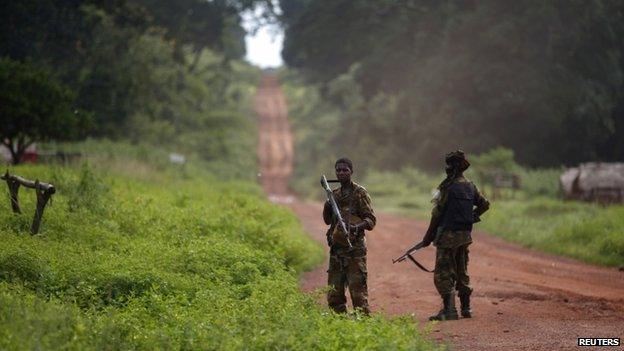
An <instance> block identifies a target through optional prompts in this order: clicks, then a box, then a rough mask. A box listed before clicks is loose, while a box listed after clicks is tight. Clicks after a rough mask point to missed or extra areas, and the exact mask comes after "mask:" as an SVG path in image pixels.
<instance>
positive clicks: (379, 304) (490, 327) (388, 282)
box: [254, 77, 624, 350]
mask: <svg viewBox="0 0 624 351" xmlns="http://www.w3.org/2000/svg"><path fill="white" fill-rule="evenodd" d="M254 106H255V110H256V112H257V115H258V117H259V119H260V141H259V145H258V157H259V159H260V163H261V172H262V174H263V178H261V182H262V185H263V187H264V189H265V190H266V192H267V194H268V195H269V197H270V198H271V199H273V201H276V202H282V203H288V206H290V208H292V210H293V211H294V212H295V213H296V214H297V215H298V216H299V218H300V219H301V221H302V223H303V226H304V227H305V229H306V231H307V232H308V233H310V234H311V235H312V236H313V237H314V239H316V240H317V241H319V242H321V243H324V240H325V238H324V232H325V229H326V227H325V226H324V224H323V223H322V220H321V217H320V213H321V209H322V204H320V203H308V202H301V201H297V200H296V199H295V198H294V197H292V196H291V195H290V192H289V191H288V186H287V184H288V177H289V176H290V174H291V172H292V159H293V139H292V134H291V132H290V126H289V123H288V119H287V108H286V102H285V98H284V96H283V94H282V92H281V90H280V88H279V83H278V81H277V79H275V78H274V77H265V78H264V79H263V81H262V85H261V87H260V89H259V91H258V93H257V96H256V99H255V105H254ZM328 168H331V165H328ZM319 191H320V188H319ZM374 200H375V199H373V205H374ZM494 206H496V204H495V203H494ZM484 220H487V214H486V215H485V216H484ZM425 230H426V223H423V222H421V221H415V220H409V219H404V218H400V217H397V216H393V215H389V214H384V213H379V214H378V225H377V227H376V228H375V230H374V231H372V232H370V233H369V234H367V240H368V248H369V254H368V268H369V289H370V291H369V294H370V303H371V307H372V309H373V311H375V312H379V313H384V314H386V315H391V316H393V315H404V314H413V315H414V316H415V318H416V320H418V321H420V322H421V323H422V324H423V325H424V324H425V323H426V320H427V317H428V316H429V315H430V314H432V313H433V312H436V311H437V309H439V305H440V299H439V297H438V295H437V293H436V291H435V288H434V286H433V279H432V276H431V274H428V273H424V272H422V271H420V270H418V269H417V268H416V267H415V266H413V265H411V264H409V263H401V264H396V265H393V264H392V261H391V259H392V258H393V257H395V256H398V255H399V254H401V253H402V251H403V250H404V249H406V248H407V247H409V246H411V245H412V244H413V243H415V242H416V241H417V240H420V239H421V237H420V236H421V235H422V233H424V231H425ZM417 256H418V258H419V260H420V261H421V263H423V264H424V265H425V266H427V267H429V268H432V267H433V259H434V249H433V248H427V249H425V250H423V251H422V252H419V253H418V255H417ZM470 259H471V261H470V265H469V274H470V276H471V279H472V285H473V288H474V294H473V310H474V318H472V319H460V320H459V321H451V322H442V323H438V324H436V325H435V326H434V327H433V332H432V334H431V336H432V337H433V338H435V339H437V340H441V341H444V342H449V343H450V344H451V345H453V348H454V349H457V350H501V349H504V350H570V349H588V348H580V347H577V346H576V345H577V338H578V337H619V338H624V272H619V271H618V270H617V269H609V268H602V267H596V266H590V265H587V264H583V263H580V262H577V261H574V260H570V259H566V258H561V257H557V256H553V255H549V254H544V253H539V252H535V251H532V250H528V249H525V248H522V247H520V246H517V245H513V244H509V243H505V242H503V241H502V240H500V239H498V238H496V237H493V236H490V235H487V234H484V233H481V232H479V231H478V227H477V231H476V232H475V233H474V244H473V245H471V256H470ZM325 270H326V267H325V265H323V266H321V267H318V268H317V269H316V270H314V271H312V272H308V273H306V274H305V275H304V276H303V278H302V282H301V286H302V289H303V290H305V291H310V290H314V289H316V288H318V287H322V286H324V285H325V284H326V273H325ZM622 341H624V340H622ZM589 349H592V350H595V349H597V348H589ZM606 349H618V350H624V348H623V347H619V348H617V347H616V348H613V347H611V348H606Z"/></svg>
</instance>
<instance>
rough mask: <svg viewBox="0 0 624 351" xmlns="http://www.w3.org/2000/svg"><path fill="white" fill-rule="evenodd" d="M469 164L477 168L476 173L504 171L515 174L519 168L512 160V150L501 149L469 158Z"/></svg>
mask: <svg viewBox="0 0 624 351" xmlns="http://www.w3.org/2000/svg"><path fill="white" fill-rule="evenodd" d="M470 162H471V163H472V165H473V166H474V168H478V169H479V170H478V172H487V171H498V170H500V171H504V172H517V171H518V170H519V169H520V166H519V165H518V164H517V163H516V161H515V159H514V152H513V150H510V149H506V148H503V147H497V148H494V149H491V150H489V151H488V152H484V153H482V154H480V155H477V156H473V157H471V158H470Z"/></svg>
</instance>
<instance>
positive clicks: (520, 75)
mask: <svg viewBox="0 0 624 351" xmlns="http://www.w3.org/2000/svg"><path fill="white" fill-rule="evenodd" d="M280 4H281V6H282V9H283V13H284V15H283V17H282V20H283V22H284V25H285V30H286V40H285V44H284V52H283V53H284V59H285V61H286V63H287V64H288V65H289V66H291V67H294V68H297V69H299V70H300V71H301V72H304V73H305V74H306V76H307V77H308V79H309V80H308V81H309V82H310V81H311V82H313V83H316V84H318V86H319V87H320V91H321V94H322V96H323V97H324V99H325V100H326V101H331V103H332V104H333V105H334V106H336V107H338V108H339V110H340V111H341V114H340V115H339V118H338V119H337V120H336V121H335V122H334V123H333V124H332V125H331V126H329V127H326V128H325V129H324V131H330V132H331V137H327V136H323V137H322V138H324V140H325V141H326V142H328V143H329V144H330V145H332V148H333V149H334V150H338V151H337V152H338V153H343V152H344V151H346V150H355V151H354V152H356V153H359V154H362V155H366V159H367V160H368V161H370V162H371V163H372V164H371V166H375V167H390V168H400V167H401V166H403V165H405V164H406V163H407V164H410V165H416V166H420V167H428V168H432V167H439V164H440V157H441V154H442V153H443V152H446V151H448V150H450V149H453V148H456V147H458V146H461V147H463V148H465V149H466V150H467V151H469V152H471V153H481V152H484V151H487V150H489V149H491V148H493V147H496V146H503V147H507V148H511V149H513V150H514V151H515V153H516V156H517V159H518V161H519V162H521V163H523V164H525V165H529V166H534V167H537V166H554V165H561V164H575V163H578V162H581V161H589V160H603V161H614V160H624V2H622V1H620V0H593V1H587V0H554V1H536V0H523V1H518V0H481V1H474V0H435V1H430V0H376V1H364V0H362V1H353V0H314V1H310V0H282V1H280ZM325 120H326V121H328V120H331V119H325Z"/></svg>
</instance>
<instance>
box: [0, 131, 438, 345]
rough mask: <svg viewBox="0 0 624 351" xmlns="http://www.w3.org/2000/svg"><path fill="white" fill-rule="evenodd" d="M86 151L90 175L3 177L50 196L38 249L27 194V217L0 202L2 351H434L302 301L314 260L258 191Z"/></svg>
mask: <svg viewBox="0 0 624 351" xmlns="http://www.w3.org/2000/svg"><path fill="white" fill-rule="evenodd" d="M87 144H88V145H87V146H88V148H92V149H93V150H94V149H96V148H99V150H100V153H99V154H94V153H92V154H91V155H92V156H89V158H88V161H87V163H78V164H76V165H74V166H68V167H61V166H54V165H51V166H45V165H23V166H17V167H14V168H12V169H11V171H12V172H14V173H17V174H20V175H22V176H24V177H27V178H31V179H35V178H38V179H41V180H45V181H49V182H51V183H53V184H54V185H55V186H56V187H57V189H58V190H57V193H56V194H55V195H54V197H53V200H52V203H51V204H50V205H49V206H48V208H47V209H46V212H45V214H44V219H43V224H42V230H41V234H40V235H37V236H31V235H30V234H29V232H28V228H29V224H30V220H31V215H32V213H31V212H32V211H31V209H34V194H33V193H32V191H25V190H22V192H20V200H21V202H22V209H23V210H24V212H25V213H24V214H23V215H14V214H12V213H11V211H10V208H9V200H8V198H5V199H4V200H6V201H0V349H3V350H23V349H45V350H55V349H70V350H88V349H108V350H111V349H114V350H130V349H141V350H154V349H162V350H165V349H188V350H197V349H204V350H217V349H218V350H231V349H238V350H240V349H252V350H267V349H281V350H283V349H291V350H311V349H318V350H351V349H378V350H387V349H403V350H430V349H436V348H437V346H434V345H433V344H431V343H430V342H428V341H424V339H423V337H422V333H421V332H420V331H419V329H418V327H417V323H414V321H413V320H412V319H411V318H409V317H404V318H399V319H394V320H386V319H384V318H382V317H380V316H373V317H371V318H363V317H360V316H356V315H350V316H338V315H335V314H334V313H332V312H329V311H328V310H327V309H326V308H323V307H321V306H319V305H318V304H317V302H316V296H315V295H314V294H311V295H309V294H304V293H301V292H300V291H299V288H298V276H299V273H301V272H302V271H303V270H306V269H310V268H312V267H314V266H315V265H317V264H319V263H320V262H321V261H322V259H323V250H322V248H321V247H320V246H318V245H317V244H316V243H314V242H313V241H312V240H311V239H310V238H309V237H308V236H307V235H304V233H303V232H302V231H301V226H300V223H299V222H298V220H297V219H296V217H294V215H293V214H292V213H290V212H289V211H287V210H286V209H284V208H282V207H280V206H277V205H272V204H270V203H269V202H268V201H267V200H266V199H265V198H264V194H263V193H262V191H261V190H260V188H259V187H258V186H257V185H256V184H253V183H251V182H247V181H241V180H230V181H223V180H220V179H219V178H218V177H217V176H215V175H214V174H212V173H210V172H206V171H204V170H203V168H202V164H201V163H193V162H189V163H188V164H186V165H184V166H180V165H172V164H169V163H168V161H166V158H165V159H164V160H165V161H163V159H162V157H161V155H166V153H164V152H159V151H158V150H150V149H141V148H136V147H131V146H125V147H122V146H118V145H116V146H113V145H112V144H106V143H101V144H97V143H95V142H93V141H91V142H89V143H87ZM76 147H80V145H78V146H76ZM121 150H123V151H124V153H120V152H119V151H121ZM140 155H143V156H142V157H139V156H140Z"/></svg>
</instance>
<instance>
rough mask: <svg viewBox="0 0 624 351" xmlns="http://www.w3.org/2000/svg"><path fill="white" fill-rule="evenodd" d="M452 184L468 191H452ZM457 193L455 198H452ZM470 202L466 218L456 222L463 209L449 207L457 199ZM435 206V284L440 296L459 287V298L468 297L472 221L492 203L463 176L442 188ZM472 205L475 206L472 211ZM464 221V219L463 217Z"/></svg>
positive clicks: (433, 215) (433, 213)
mask: <svg viewBox="0 0 624 351" xmlns="http://www.w3.org/2000/svg"><path fill="white" fill-rule="evenodd" d="M453 185H459V187H458V188H459V189H468V194H464V193H462V192H461V191H460V193H459V194H457V193H454V195H450V194H449V189H450V188H451V187H453ZM470 189H472V190H470ZM450 196H454V197H455V198H454V199H449V197H450ZM462 200H467V201H471V202H472V203H470V206H469V207H467V206H464V208H469V209H470V213H465V214H464V215H463V216H464V217H465V218H466V220H465V221H464V222H463V223H459V224H458V223H457V218H460V219H461V218H462V214H461V213H459V214H458V211H460V212H461V211H462V210H461V209H453V208H449V205H450V206H453V204H455V203H458V201H462ZM434 203H435V207H434V208H433V211H432V213H431V216H432V219H433V221H435V222H438V223H440V224H439V226H438V228H437V234H436V236H435V239H434V240H433V244H434V245H435V246H436V248H437V250H436V264H435V271H434V276H433V280H434V284H435V287H436V289H437V290H438V293H440V295H441V296H445V295H449V294H452V293H453V290H454V289H456V290H457V292H458V295H459V296H460V298H462V297H464V299H467V298H468V296H470V294H471V293H472V288H471V287H470V277H469V276H468V254H469V250H468V246H469V245H470V244H471V243H472V236H471V231H472V223H475V222H478V221H479V218H478V216H479V215H480V214H482V213H483V212H485V210H487V208H488V207H489V202H488V201H487V199H486V198H485V197H483V195H481V193H480V192H479V190H478V189H477V187H476V186H475V185H474V184H473V183H472V182H470V181H468V180H467V179H466V178H464V177H463V176H460V177H458V178H456V179H454V180H453V181H452V182H451V183H450V184H449V185H448V186H447V187H446V188H444V189H442V190H440V193H439V194H438V195H437V196H436V198H434ZM473 206H476V208H475V209H474V210H473ZM449 213H452V216H454V219H455V221H454V220H453V219H449V218H448V216H449ZM460 222H461V220H460Z"/></svg>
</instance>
